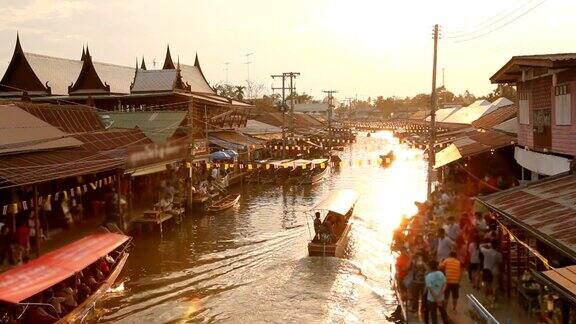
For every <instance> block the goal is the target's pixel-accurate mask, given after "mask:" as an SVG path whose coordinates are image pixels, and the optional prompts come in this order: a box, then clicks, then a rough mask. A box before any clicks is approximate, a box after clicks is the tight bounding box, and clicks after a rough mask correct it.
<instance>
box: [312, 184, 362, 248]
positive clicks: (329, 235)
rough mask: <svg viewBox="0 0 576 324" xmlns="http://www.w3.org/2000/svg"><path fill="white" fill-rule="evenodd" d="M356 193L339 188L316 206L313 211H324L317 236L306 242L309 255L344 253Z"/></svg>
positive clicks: (356, 196)
mask: <svg viewBox="0 0 576 324" xmlns="http://www.w3.org/2000/svg"><path fill="white" fill-rule="evenodd" d="M358 196H359V195H358V193H357V192H356V191H354V190H351V189H345V190H340V191H338V192H336V193H335V194H333V195H331V196H329V197H328V198H326V199H325V200H323V201H322V202H320V204H318V205H317V206H316V207H314V209H313V211H315V212H326V215H325V217H324V221H323V222H322V226H321V227H322V228H321V229H320V231H319V232H320V234H319V235H318V236H319V237H316V236H315V237H314V238H313V239H312V241H310V242H309V243H308V253H309V254H310V255H311V256H336V257H341V256H342V255H343V254H344V250H345V249H346V245H347V244H348V239H349V234H350V230H351V228H352V223H351V222H350V217H351V216H352V213H353V211H354V205H355V204H356V201H357V200H358Z"/></svg>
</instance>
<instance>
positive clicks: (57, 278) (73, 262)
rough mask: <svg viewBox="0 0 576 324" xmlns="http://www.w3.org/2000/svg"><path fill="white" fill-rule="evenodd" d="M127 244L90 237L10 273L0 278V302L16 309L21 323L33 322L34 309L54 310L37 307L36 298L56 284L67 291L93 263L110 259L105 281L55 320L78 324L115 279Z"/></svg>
mask: <svg viewBox="0 0 576 324" xmlns="http://www.w3.org/2000/svg"><path fill="white" fill-rule="evenodd" d="M129 240H130V237H128V236H125V235H122V234H116V233H99V234H93V235H89V236H87V237H84V238H83V239H81V240H78V241H76V242H74V243H71V244H69V245H66V246H64V247H62V248H60V249H57V250H54V251H52V252H50V253H47V254H45V255H43V256H41V257H39V258H38V259H35V260H32V261H30V262H28V263H26V264H24V265H21V266H18V267H16V268H13V269H10V270H8V271H6V272H4V273H2V274H0V301H2V302H6V303H8V304H9V305H14V306H15V307H16V306H18V313H19V314H18V315H20V316H22V319H23V320H22V321H21V322H23V323H26V322H35V319H33V318H32V317H34V313H36V312H35V311H36V309H35V308H37V307H42V308H43V309H44V310H53V309H54V306H53V305H51V304H48V303H39V302H38V299H37V298H38V296H40V295H43V294H44V293H45V292H46V291H47V290H48V289H51V288H53V287H55V286H57V285H58V284H60V283H62V284H64V285H66V286H68V287H71V286H72V283H71V282H70V281H71V280H72V281H75V280H76V278H75V275H77V274H78V273H80V272H82V273H84V276H88V275H90V274H92V273H93V272H94V271H95V270H93V269H92V268H93V267H95V266H96V262H98V261H99V260H100V259H101V258H103V257H105V256H107V255H110V256H111V257H112V258H113V259H114V263H113V264H112V265H111V266H110V273H109V274H108V277H106V278H105V279H104V281H102V282H101V283H100V285H99V286H98V288H96V289H95V290H94V291H92V292H91V294H90V295H89V296H88V297H87V298H86V299H85V300H84V301H82V302H81V303H80V304H79V305H78V306H77V307H75V308H74V309H73V310H72V311H70V312H69V313H68V314H66V315H64V316H63V317H62V318H60V319H58V320H57V322H58V323H72V322H80V321H82V320H83V319H84V318H85V317H86V316H87V315H88V313H89V312H90V310H91V309H93V308H94V306H95V304H96V302H97V301H98V300H99V299H100V298H102V296H103V295H104V294H105V293H106V292H107V291H108V289H109V288H110V287H111V286H112V284H113V283H114V281H115V280H116V279H117V278H118V275H119V274H120V272H121V271H122V268H123V267H124V264H125V263H126V260H127V259H128V255H129V254H128V253H127V252H126V251H125V249H126V246H127V245H128V244H127V242H129ZM105 262H106V261H105ZM88 268H90V270H88ZM84 278H85V277H84ZM20 306H23V309H24V311H22V310H21V308H20ZM0 315H1V314H0Z"/></svg>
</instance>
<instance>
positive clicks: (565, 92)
mask: <svg viewBox="0 0 576 324" xmlns="http://www.w3.org/2000/svg"><path fill="white" fill-rule="evenodd" d="M570 101H571V100H570V87H568V85H566V84H563V85H558V86H556V87H555V96H554V110H555V111H554V112H555V114H556V125H571V124H572V109H571V108H572V107H571V104H570Z"/></svg>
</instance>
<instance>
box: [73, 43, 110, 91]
mask: <svg viewBox="0 0 576 324" xmlns="http://www.w3.org/2000/svg"><path fill="white" fill-rule="evenodd" d="M82 52H83V53H84V60H83V61H82V69H81V70H80V74H79V75H78V78H77V79H76V82H74V84H72V85H70V86H69V87H68V93H69V94H71V95H72V94H93V93H110V86H109V85H107V84H105V83H104V82H102V80H101V79H100V77H99V76H98V72H97V71H96V68H95V67H94V64H93V63H92V56H91V55H90V50H89V49H88V46H86V52H84V49H82Z"/></svg>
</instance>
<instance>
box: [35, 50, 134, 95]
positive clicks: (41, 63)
mask: <svg viewBox="0 0 576 324" xmlns="http://www.w3.org/2000/svg"><path fill="white" fill-rule="evenodd" d="M24 55H25V57H26V60H27V61H28V63H30V66H31V67H32V70H34V73H35V74H36V76H37V77H38V79H40V81H41V82H42V83H43V84H44V85H45V84H46V83H48V86H49V87H50V88H51V89H52V95H67V94H68V86H69V85H71V84H74V82H76V80H77V79H78V75H79V74H80V70H81V69H82V61H80V60H71V59H65V58H60V57H52V56H46V55H40V54H33V53H24ZM93 63H94V68H95V69H96V72H98V76H99V77H100V80H102V82H105V83H107V84H108V85H109V86H110V91H111V92H112V93H130V84H131V83H132V80H133V79H134V68H133V67H127V66H121V65H114V64H107V63H99V62H93Z"/></svg>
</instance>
